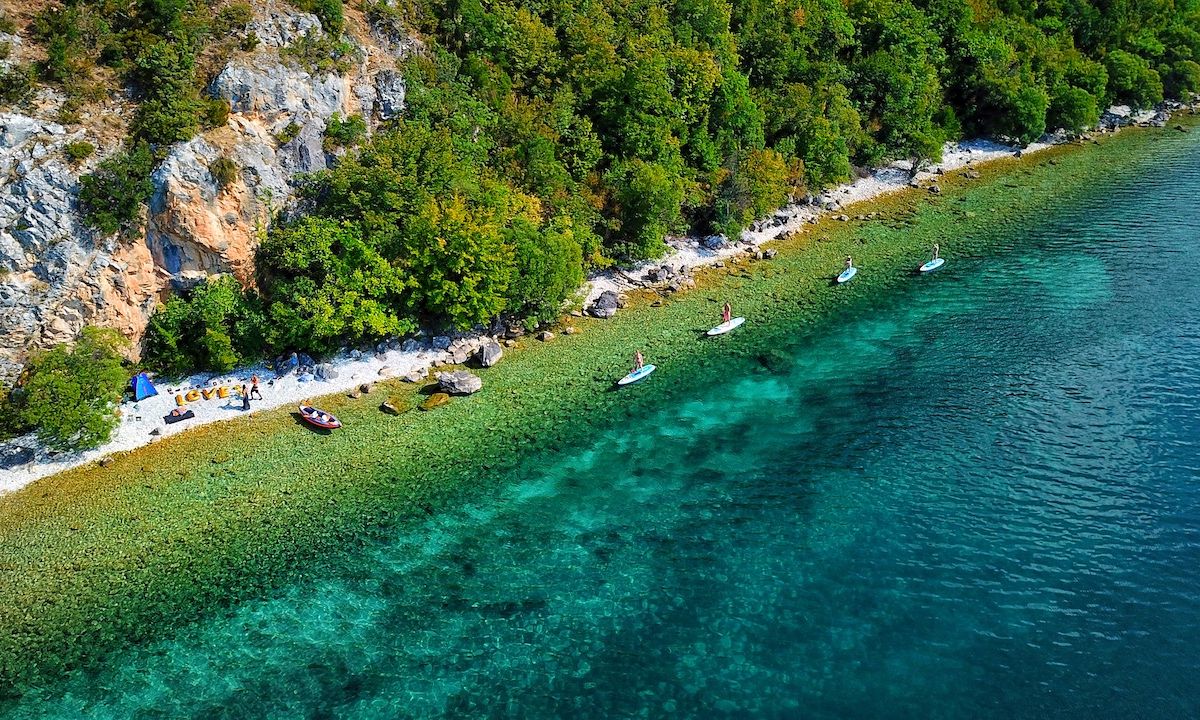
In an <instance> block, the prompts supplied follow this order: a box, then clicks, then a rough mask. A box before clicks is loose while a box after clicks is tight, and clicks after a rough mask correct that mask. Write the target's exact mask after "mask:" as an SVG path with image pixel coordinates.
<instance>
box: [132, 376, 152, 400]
mask: <svg viewBox="0 0 1200 720" xmlns="http://www.w3.org/2000/svg"><path fill="white" fill-rule="evenodd" d="M130 384H131V385H133V399H134V400H145V399H146V398H148V397H152V396H154V395H157V394H158V391H157V390H155V389H154V385H153V384H152V383H151V382H150V378H148V377H146V373H144V372H142V373H138V374H137V375H134V376H133V380H131V381H130Z"/></svg>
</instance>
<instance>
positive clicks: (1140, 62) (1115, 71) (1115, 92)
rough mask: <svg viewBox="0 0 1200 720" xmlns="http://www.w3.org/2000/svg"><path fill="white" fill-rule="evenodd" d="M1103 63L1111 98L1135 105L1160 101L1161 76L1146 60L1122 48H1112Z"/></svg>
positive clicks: (1161, 94) (1161, 90)
mask: <svg viewBox="0 0 1200 720" xmlns="http://www.w3.org/2000/svg"><path fill="white" fill-rule="evenodd" d="M1104 63H1105V67H1106V68H1107V69H1108V78H1109V93H1110V95H1111V96H1112V97H1113V99H1115V100H1117V101H1119V102H1124V103H1129V104H1131V105H1133V106H1135V107H1147V106H1150V105H1153V104H1155V103H1158V102H1162V99H1163V84H1162V78H1160V77H1159V75H1158V73H1157V72H1155V71H1154V70H1153V69H1152V68H1151V67H1150V63H1149V62H1148V61H1147V60H1145V59H1144V58H1140V57H1138V56H1137V55H1134V54H1132V53H1129V52H1125V51H1124V50H1113V51H1112V52H1110V53H1109V54H1108V56H1107V57H1105V58H1104Z"/></svg>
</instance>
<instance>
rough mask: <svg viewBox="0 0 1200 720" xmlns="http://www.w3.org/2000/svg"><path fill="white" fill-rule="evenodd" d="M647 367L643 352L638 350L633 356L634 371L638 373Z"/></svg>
mask: <svg viewBox="0 0 1200 720" xmlns="http://www.w3.org/2000/svg"><path fill="white" fill-rule="evenodd" d="M645 366H646V358H644V357H642V351H641V350H638V351H637V352H635V353H634V354H633V371H634V372H637V371H638V370H641V369H642V368H643V367H645Z"/></svg>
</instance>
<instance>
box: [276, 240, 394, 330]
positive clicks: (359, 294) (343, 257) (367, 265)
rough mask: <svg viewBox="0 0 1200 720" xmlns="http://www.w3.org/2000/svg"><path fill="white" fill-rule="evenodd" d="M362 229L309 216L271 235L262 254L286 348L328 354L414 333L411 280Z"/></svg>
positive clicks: (277, 323) (279, 327) (277, 328)
mask: <svg viewBox="0 0 1200 720" xmlns="http://www.w3.org/2000/svg"><path fill="white" fill-rule="evenodd" d="M362 235H363V233H362V230H361V228H360V227H358V226H355V225H353V224H350V223H340V222H336V221H333V220H328V219H324V218H316V217H309V218H305V219H303V220H301V221H300V222H299V223H297V224H295V225H293V226H290V227H284V228H280V229H278V230H275V231H274V232H272V233H271V234H270V235H269V236H268V237H267V240H266V242H264V243H263V244H262V246H261V247H260V248H259V252H258V268H259V272H260V274H261V275H262V280H263V283H262V284H263V285H264V287H265V289H266V292H267V296H268V298H269V306H268V308H267V315H268V317H269V319H270V322H271V325H272V327H273V328H274V329H275V332H276V333H277V335H278V336H277V338H276V339H275V343H274V344H275V346H276V347H277V348H279V349H301V350H313V351H328V350H331V349H333V348H335V347H337V346H338V344H340V343H342V342H359V341H362V340H372V339H376V338H379V337H383V336H385V335H391V334H398V333H402V332H406V331H408V330H411V329H412V328H413V327H414V325H413V323H412V322H411V320H408V319H407V318H404V317H402V316H401V314H400V309H401V308H402V307H403V306H404V301H405V290H406V288H407V286H408V284H409V282H410V281H409V280H408V278H407V277H406V275H405V274H404V273H403V271H402V270H400V269H398V268H395V267H393V266H392V265H391V264H390V263H389V262H388V261H387V260H386V259H385V258H384V257H382V256H381V255H380V254H379V252H378V251H376V250H375V249H374V248H372V247H371V246H370V245H368V244H367V243H366V242H364V241H363V239H362Z"/></svg>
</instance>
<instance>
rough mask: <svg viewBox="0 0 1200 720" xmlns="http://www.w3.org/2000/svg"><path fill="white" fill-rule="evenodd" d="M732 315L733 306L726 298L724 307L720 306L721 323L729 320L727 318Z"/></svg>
mask: <svg viewBox="0 0 1200 720" xmlns="http://www.w3.org/2000/svg"><path fill="white" fill-rule="evenodd" d="M732 317H733V306H732V305H730V304H729V301H728V300H726V301H725V307H723V308H721V323H722V324H724V323H727V322H729V320H730V319H731V318H732Z"/></svg>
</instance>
